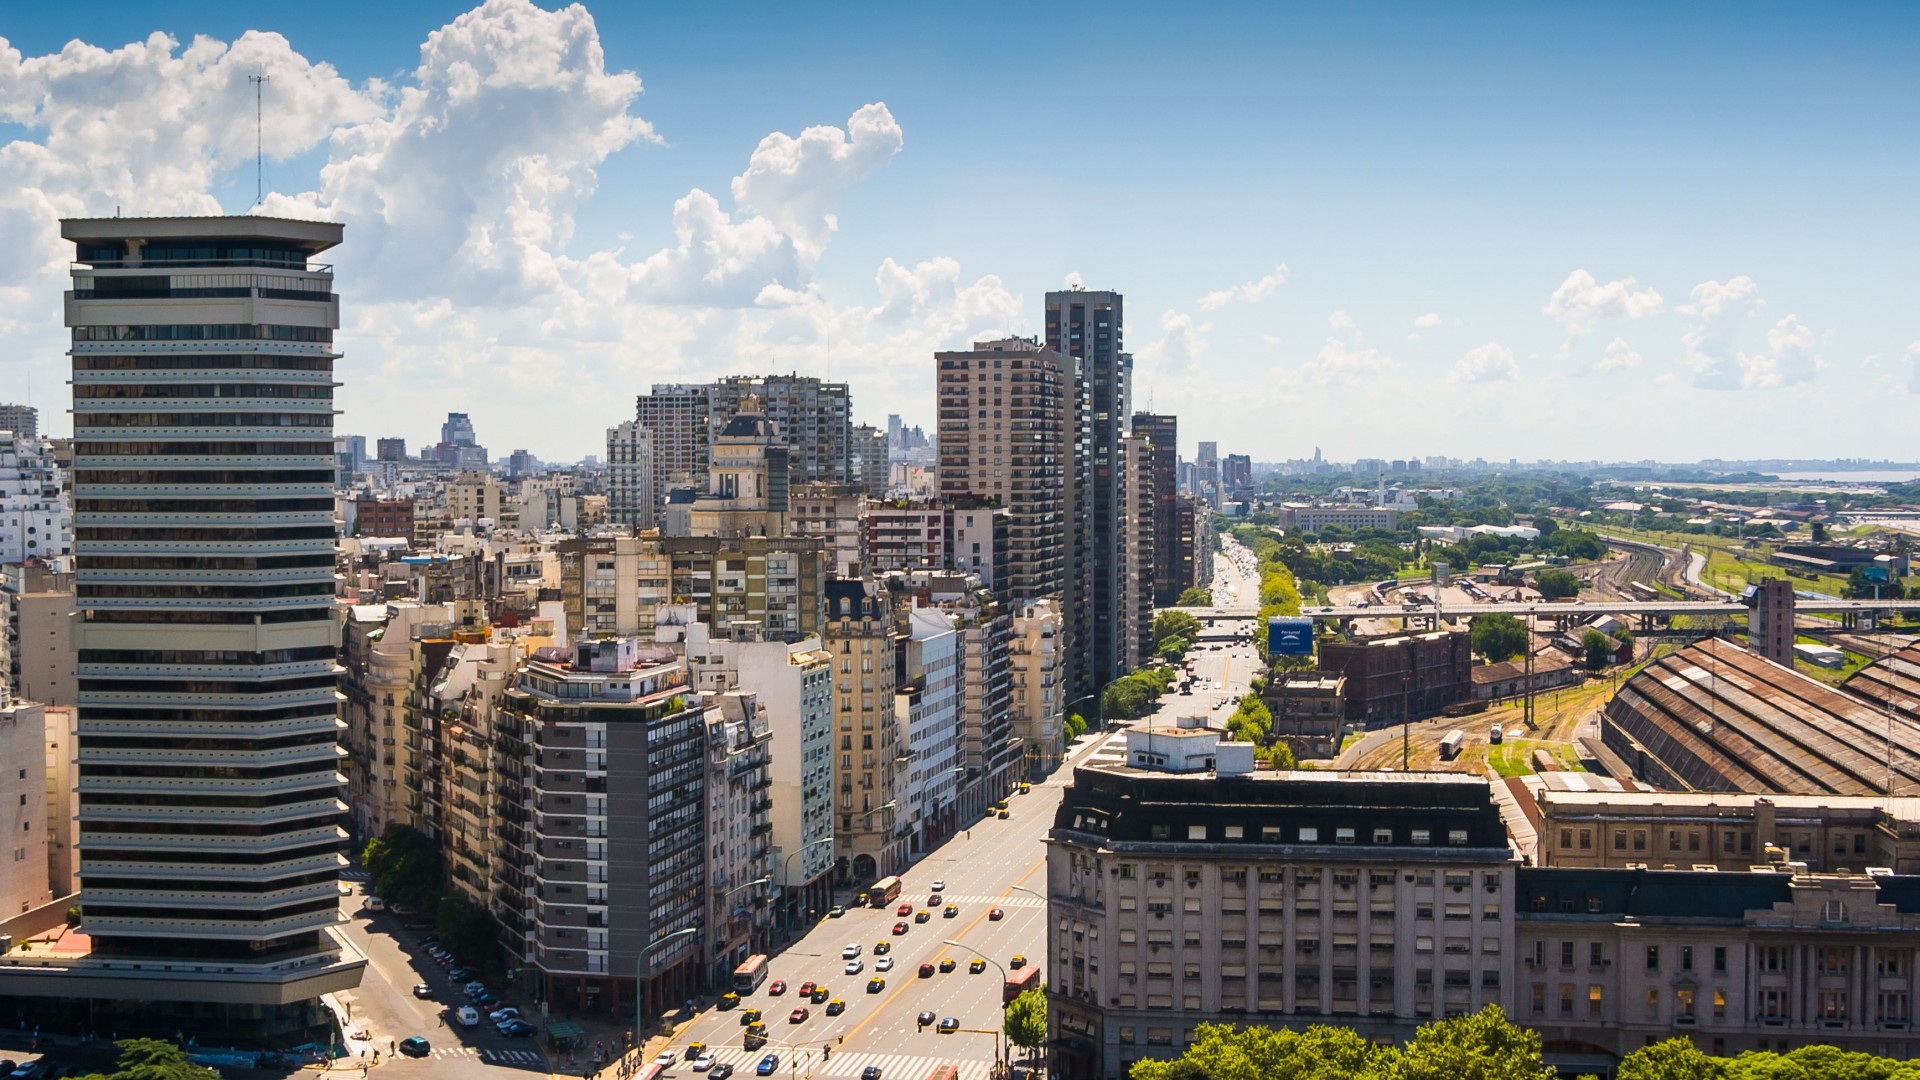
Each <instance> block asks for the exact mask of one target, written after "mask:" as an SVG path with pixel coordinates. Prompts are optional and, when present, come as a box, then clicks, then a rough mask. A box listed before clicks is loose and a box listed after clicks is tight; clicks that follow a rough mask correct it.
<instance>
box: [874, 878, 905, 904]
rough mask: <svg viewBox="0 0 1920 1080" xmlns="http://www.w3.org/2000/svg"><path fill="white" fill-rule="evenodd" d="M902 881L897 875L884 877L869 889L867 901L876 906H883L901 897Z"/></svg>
mask: <svg viewBox="0 0 1920 1080" xmlns="http://www.w3.org/2000/svg"><path fill="white" fill-rule="evenodd" d="M900 887H901V882H900V879H899V878H897V877H883V878H881V879H880V880H879V881H876V882H874V883H873V887H872V888H870V889H868V890H867V902H868V903H870V904H872V905H873V906H874V907H877V908H883V907H886V906H887V905H888V904H891V903H893V902H894V901H895V900H898V899H900Z"/></svg>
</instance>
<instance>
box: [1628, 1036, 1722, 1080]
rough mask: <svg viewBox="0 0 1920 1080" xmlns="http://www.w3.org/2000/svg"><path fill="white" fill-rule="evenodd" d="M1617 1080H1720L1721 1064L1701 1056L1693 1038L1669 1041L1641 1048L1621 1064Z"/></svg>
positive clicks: (1704, 1055)
mask: <svg viewBox="0 0 1920 1080" xmlns="http://www.w3.org/2000/svg"><path fill="white" fill-rule="evenodd" d="M1614 1076H1615V1077H1616V1078H1617V1080H1722V1078H1723V1077H1725V1076H1726V1069H1725V1067H1724V1065H1723V1063H1721V1062H1719V1061H1716V1060H1714V1059H1713V1058H1710V1057H1708V1056H1707V1055H1706V1054H1704V1053H1701V1051H1700V1048H1699V1047H1697V1046H1695V1045H1693V1040H1692V1039H1687V1038H1678V1039H1668V1040H1667V1041H1665V1042H1657V1043H1654V1044H1653V1045H1652V1046H1643V1047H1641V1048H1640V1049H1638V1050H1635V1051H1634V1052H1633V1053H1631V1054H1628V1055H1627V1056H1626V1057H1625V1058H1622V1059H1621V1061H1620V1068H1619V1070H1618V1071H1616V1072H1615V1073H1614Z"/></svg>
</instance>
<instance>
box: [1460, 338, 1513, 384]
mask: <svg viewBox="0 0 1920 1080" xmlns="http://www.w3.org/2000/svg"><path fill="white" fill-rule="evenodd" d="M1449 378H1451V379H1452V380H1453V381H1454V382H1465V383H1496V382H1517V381H1518V380H1519V378H1520V368H1519V367H1518V366H1516V365H1515V364H1514V362H1513V350H1512V349H1509V348H1507V347H1506V346H1505V345H1502V344H1500V343H1499V342H1497V341H1489V342H1487V343H1486V344H1485V345H1481V346H1479V347H1478V348H1473V349H1468V350H1467V353H1466V355H1465V356H1462V357H1461V358H1460V362H1459V363H1457V364H1455V365H1454V366H1453V373H1452V374H1451V375H1450V376H1449Z"/></svg>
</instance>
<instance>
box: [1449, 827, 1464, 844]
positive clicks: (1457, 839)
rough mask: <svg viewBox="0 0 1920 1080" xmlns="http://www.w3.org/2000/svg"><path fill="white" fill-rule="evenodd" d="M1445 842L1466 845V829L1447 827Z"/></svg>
mask: <svg viewBox="0 0 1920 1080" xmlns="http://www.w3.org/2000/svg"><path fill="white" fill-rule="evenodd" d="M1447 843H1449V844H1452V845H1453V846H1454V847H1465V846H1466V845H1467V830H1465V829H1448V830H1447Z"/></svg>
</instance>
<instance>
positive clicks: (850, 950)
mask: <svg viewBox="0 0 1920 1080" xmlns="http://www.w3.org/2000/svg"><path fill="white" fill-rule="evenodd" d="M859 955H860V946H858V945H849V946H847V947H846V948H844V949H841V950H840V959H842V960H852V959H853V958H854V957H857V956H859Z"/></svg>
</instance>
